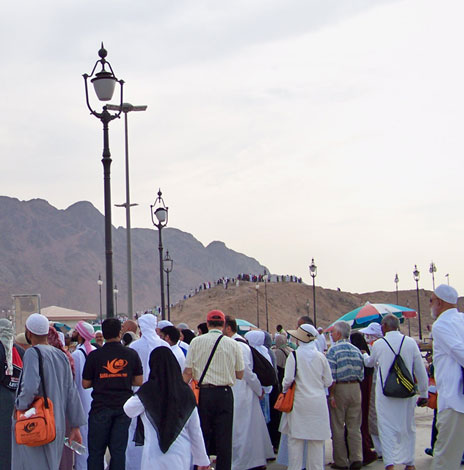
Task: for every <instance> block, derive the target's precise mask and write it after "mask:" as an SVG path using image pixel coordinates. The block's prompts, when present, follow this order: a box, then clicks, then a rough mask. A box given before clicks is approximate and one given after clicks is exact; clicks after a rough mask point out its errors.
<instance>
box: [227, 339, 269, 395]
mask: <svg viewBox="0 0 464 470" xmlns="http://www.w3.org/2000/svg"><path fill="white" fill-rule="evenodd" d="M236 341H239V342H241V343H246V344H248V343H247V341H245V340H244V339H241V338H236ZM248 347H249V348H250V349H251V355H252V357H253V372H254V373H255V374H256V376H257V377H258V380H259V381H260V382H261V385H262V386H263V387H268V386H270V385H276V384H277V383H278V379H277V374H276V372H275V369H274V366H273V365H272V364H271V363H270V362H269V361H268V360H267V359H266V358H265V357H264V356H263V355H262V354H261V353H260V352H258V351H257V350H256V349H255V348H254V347H253V346H250V345H249V344H248Z"/></svg>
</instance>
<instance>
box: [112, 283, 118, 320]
mask: <svg viewBox="0 0 464 470" xmlns="http://www.w3.org/2000/svg"><path fill="white" fill-rule="evenodd" d="M113 293H114V311H115V316H118V294H119V290H118V286H117V285H116V284H115V285H114V289H113Z"/></svg>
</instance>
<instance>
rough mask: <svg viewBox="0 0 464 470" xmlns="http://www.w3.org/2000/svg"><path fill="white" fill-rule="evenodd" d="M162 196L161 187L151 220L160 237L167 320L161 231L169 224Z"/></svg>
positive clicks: (160, 257)
mask: <svg viewBox="0 0 464 470" xmlns="http://www.w3.org/2000/svg"><path fill="white" fill-rule="evenodd" d="M161 196H162V192H161V189H159V190H158V197H157V198H156V200H155V202H154V203H153V204H152V205H151V206H150V209H151V220H152V222H153V225H154V226H155V227H156V228H157V229H158V239H159V244H158V250H159V261H160V288H161V319H162V320H166V306H165V303H164V268H163V239H162V236H161V231H162V229H163V228H164V227H166V225H167V224H168V208H167V207H166V205H165V204H164V200H163V198H162V197H161ZM156 206H158V207H156ZM155 208H156V209H155Z"/></svg>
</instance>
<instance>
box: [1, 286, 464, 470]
mask: <svg viewBox="0 0 464 470" xmlns="http://www.w3.org/2000/svg"><path fill="white" fill-rule="evenodd" d="M457 299H458V295H457V292H456V290H455V289H453V288H452V287H450V286H448V285H440V286H439V287H437V289H435V291H434V293H433V294H432V297H431V299H430V304H431V312H432V315H433V316H434V318H435V322H434V324H433V327H432V337H433V348H434V350H433V366H434V380H435V382H434V383H435V385H434V387H435V388H434V389H433V393H435V395H437V394H438V397H439V398H438V409H437V413H436V422H435V423H434V426H436V429H435V431H434V437H433V445H432V449H431V454H432V455H433V468H434V469H435V470H443V469H446V470H454V469H457V468H459V465H460V463H461V458H462V456H463V451H464V443H463V440H462V437H461V436H462V433H461V432H460V430H461V429H462V426H463V425H464V392H463V390H464V389H463V385H464V383H463V373H462V371H463V370H464V369H463V368H464V317H463V314H462V313H460V312H459V311H458V310H457ZM98 333H100V337H99V338H98V339H97V333H96V332H95V331H94V328H93V326H92V325H90V324H89V323H86V322H84V321H80V322H78V323H77V324H76V326H75V328H74V330H73V331H72V334H71V335H70V342H68V344H66V341H65V338H64V336H63V335H62V334H60V332H59V331H57V330H56V329H55V328H54V326H53V325H52V324H50V322H49V321H48V319H47V318H46V317H45V316H43V315H41V314H39V313H34V314H32V315H30V316H29V317H28V319H27V321H26V327H25V332H24V333H22V334H20V335H18V336H16V337H15V335H14V332H13V327H12V324H11V322H10V321H9V320H7V319H0V362H1V363H2V364H4V367H3V368H0V429H1V431H2V439H1V440H0V468H1V469H5V470H9V469H13V470H26V469H27V470H29V469H30V468H37V469H40V470H71V469H73V468H75V469H77V470H83V469H89V470H97V469H98V470H103V469H106V468H109V469H110V470H124V469H128V470H148V469H150V470H157V469H169V470H171V469H178V470H190V469H191V468H192V466H193V465H194V466H196V468H197V469H199V470H206V469H208V468H210V466H211V465H214V468H215V469H216V470H231V469H234V470H251V469H253V470H261V469H265V468H266V466H267V465H268V462H269V461H271V460H274V459H276V458H277V461H278V462H279V463H281V464H283V465H285V466H287V468H288V469H290V470H302V469H304V468H306V469H307V470H322V469H323V468H324V465H325V463H326V462H324V443H325V441H326V440H328V439H331V440H332V457H333V462H332V463H330V466H331V468H334V469H350V470H351V469H360V468H361V467H362V466H365V465H369V464H370V463H372V462H374V461H376V460H377V459H379V458H381V459H383V464H384V466H385V468H386V470H393V469H394V468H395V465H399V464H402V465H404V466H405V467H404V468H405V470H414V469H415V468H416V467H415V433H416V430H415V418H414V412H415V407H416V406H426V405H429V406H432V405H431V401H432V400H431V398H430V399H429V378H428V376H427V372H426V368H425V365H424V364H425V362H424V360H423V359H422V356H421V353H420V350H419V348H418V345H417V343H416V341H415V340H414V339H412V338H411V337H408V336H405V335H403V334H401V333H400V331H399V320H398V318H397V317H396V316H394V315H391V314H388V315H386V316H384V317H383V319H382V323H381V325H379V324H377V323H371V324H370V325H368V326H367V327H366V328H363V329H361V330H360V331H357V332H352V331H351V329H350V325H349V324H348V323H346V322H343V321H339V322H336V323H335V324H334V325H333V327H332V328H331V331H330V341H329V343H330V344H329V345H328V344H327V341H326V338H325V336H324V334H323V332H322V329H321V328H319V329H316V327H315V326H314V325H313V323H312V320H311V318H309V317H306V316H303V317H300V318H299V319H298V321H297V324H296V325H294V329H288V330H284V328H283V327H282V326H281V325H278V326H277V328H276V333H275V334H274V335H273V336H271V334H270V333H269V332H267V331H263V330H259V329H253V330H250V331H248V332H246V333H245V334H244V335H243V336H242V335H241V334H239V329H238V326H237V322H236V321H235V319H234V318H233V317H231V316H228V315H224V313H223V312H221V311H220V310H212V311H210V312H209V313H208V314H207V316H206V322H205V323H201V324H200V325H198V326H197V328H196V331H195V332H194V331H193V330H191V329H190V328H189V327H188V325H187V324H179V325H177V326H174V325H173V324H172V323H171V322H170V321H167V320H158V318H157V317H156V316H155V315H153V314H151V313H147V314H144V315H141V316H140V317H139V318H138V319H137V321H134V320H127V321H125V322H124V323H121V321H120V320H119V319H118V318H108V319H106V320H105V321H104V322H103V324H102V325H101V331H99V332H98ZM21 345H22V346H23V347H22V346H21ZM281 392H282V393H284V394H288V396H290V394H293V401H292V406H291V408H290V409H287V410H286V411H285V412H280V411H278V410H277V409H276V408H275V407H274V405H275V403H276V402H277V401H278V399H279V400H280V397H279V394H280V393H281ZM433 393H431V397H432V395H433ZM38 397H39V398H38ZM40 397H43V398H40ZM44 403H45V408H47V410H48V411H47V412H45V411H44V406H43V404H44ZM51 404H52V405H51ZM47 405H50V406H47ZM50 408H51V410H52V415H53V420H54V422H53V425H52V426H48V427H47V426H46V425H45V423H49V424H50V423H51V417H50V414H49V413H50ZM42 411H43V413H44V417H43V416H42V415H41V413H42ZM51 432H53V435H51V434H50V433H51ZM428 450H430V449H428Z"/></svg>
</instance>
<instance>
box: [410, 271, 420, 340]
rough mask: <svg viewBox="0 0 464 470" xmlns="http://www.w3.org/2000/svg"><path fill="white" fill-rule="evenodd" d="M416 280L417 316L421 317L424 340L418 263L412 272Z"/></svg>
mask: <svg viewBox="0 0 464 470" xmlns="http://www.w3.org/2000/svg"><path fill="white" fill-rule="evenodd" d="M412 275H413V276H414V280H415V281H416V292H417V317H418V319H419V339H420V340H421V341H422V326H421V313H420V300H419V279H420V272H419V270H418V269H417V265H416V264H415V265H414V271H413V272H412Z"/></svg>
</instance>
